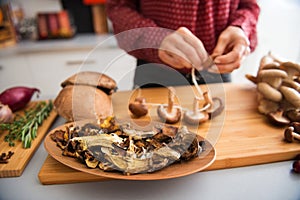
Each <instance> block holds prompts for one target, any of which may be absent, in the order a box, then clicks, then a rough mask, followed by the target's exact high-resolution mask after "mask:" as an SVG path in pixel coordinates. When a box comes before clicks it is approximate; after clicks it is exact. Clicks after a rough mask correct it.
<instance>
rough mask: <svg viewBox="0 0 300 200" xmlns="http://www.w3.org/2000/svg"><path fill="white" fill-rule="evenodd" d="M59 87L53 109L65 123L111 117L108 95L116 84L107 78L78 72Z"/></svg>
mask: <svg viewBox="0 0 300 200" xmlns="http://www.w3.org/2000/svg"><path fill="white" fill-rule="evenodd" d="M61 85H62V87H63V88H62V90H61V91H60V92H59V94H58V95H57V97H56V98H55V100H54V107H55V109H56V111H57V113H58V114H59V115H60V116H62V117H63V118H65V119H66V120H67V121H75V120H84V119H97V118H98V117H107V116H110V115H112V113H113V108H112V102H111V98H110V96H109V94H111V93H113V92H114V91H115V90H116V83H115V81H114V80H113V79H112V78H110V77H109V76H107V75H105V74H101V73H98V72H79V73H77V74H74V75H73V76H71V77H69V78H68V79H66V80H65V81H63V82H62V84H61Z"/></svg>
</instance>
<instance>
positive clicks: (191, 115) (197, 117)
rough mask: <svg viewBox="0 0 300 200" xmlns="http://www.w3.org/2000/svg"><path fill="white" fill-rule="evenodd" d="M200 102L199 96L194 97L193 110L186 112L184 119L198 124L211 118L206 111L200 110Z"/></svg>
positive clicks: (189, 122) (192, 123)
mask: <svg viewBox="0 0 300 200" xmlns="http://www.w3.org/2000/svg"><path fill="white" fill-rule="evenodd" d="M198 107H199V102H198V99H197V98H194V104H193V110H188V111H186V112H185V113H184V117H183V118H184V121H185V122H186V123H188V124H191V125H198V124H201V123H203V122H206V121H207V120H208V119H209V115H208V113H207V112H206V111H199V109H198Z"/></svg>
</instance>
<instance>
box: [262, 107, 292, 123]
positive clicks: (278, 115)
mask: <svg viewBox="0 0 300 200" xmlns="http://www.w3.org/2000/svg"><path fill="white" fill-rule="evenodd" d="M283 113H284V112H283V111H282V110H278V111H276V112H271V113H269V114H267V117H268V119H269V121H270V122H271V123H273V124H274V125H279V126H283V125H287V124H289V123H290V122H291V121H290V120H289V119H288V118H287V117H285V116H284V115H283Z"/></svg>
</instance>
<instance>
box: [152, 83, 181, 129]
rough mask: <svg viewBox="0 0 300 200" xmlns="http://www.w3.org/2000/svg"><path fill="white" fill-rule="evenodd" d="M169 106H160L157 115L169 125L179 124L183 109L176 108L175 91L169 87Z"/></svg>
mask: <svg viewBox="0 0 300 200" xmlns="http://www.w3.org/2000/svg"><path fill="white" fill-rule="evenodd" d="M168 89H169V95H168V105H167V106H166V105H159V106H158V108H157V114H158V116H159V117H160V119H161V120H162V121H164V122H166V123H169V124H175V123H177V122H178V121H179V120H180V118H181V109H180V108H179V107H175V106H174V96H175V89H174V88H173V87H169V88H168Z"/></svg>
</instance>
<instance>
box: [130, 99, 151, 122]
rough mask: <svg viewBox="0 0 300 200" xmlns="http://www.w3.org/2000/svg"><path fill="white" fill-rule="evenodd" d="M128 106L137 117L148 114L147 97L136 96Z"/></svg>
mask: <svg viewBox="0 0 300 200" xmlns="http://www.w3.org/2000/svg"><path fill="white" fill-rule="evenodd" d="M128 108H129V110H130V112H131V113H132V114H133V115H134V116H135V117H142V116H145V115H147V114H148V106H147V105H146V99H145V98H143V97H137V98H135V100H134V102H132V103H130V104H129V106H128Z"/></svg>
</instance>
